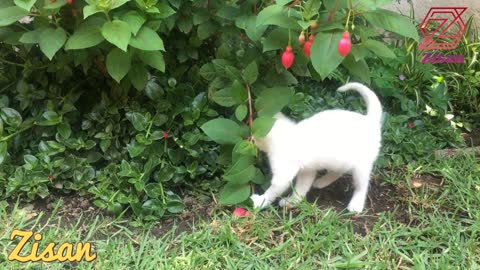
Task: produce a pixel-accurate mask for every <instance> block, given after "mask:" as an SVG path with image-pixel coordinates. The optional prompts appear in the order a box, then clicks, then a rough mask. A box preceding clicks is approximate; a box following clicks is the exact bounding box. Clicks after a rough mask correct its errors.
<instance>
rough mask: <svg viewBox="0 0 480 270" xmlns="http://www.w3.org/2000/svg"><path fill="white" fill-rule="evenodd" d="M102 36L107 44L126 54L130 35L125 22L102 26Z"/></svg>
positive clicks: (109, 23) (113, 22) (114, 22)
mask: <svg viewBox="0 0 480 270" xmlns="http://www.w3.org/2000/svg"><path fill="white" fill-rule="evenodd" d="M102 35H103V37H104V38H105V39H106V40H107V41H108V42H110V43H112V44H113V45H115V46H117V47H118V48H120V49H121V50H123V51H124V52H126V51H127V47H128V43H129V42H130V37H131V35H132V33H131V32H130V26H129V25H128V24H127V23H126V22H124V21H120V20H114V21H112V22H106V23H105V24H104V25H103V27H102Z"/></svg>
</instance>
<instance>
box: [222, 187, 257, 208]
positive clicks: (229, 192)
mask: <svg viewBox="0 0 480 270" xmlns="http://www.w3.org/2000/svg"><path fill="white" fill-rule="evenodd" d="M249 196H250V185H248V184H243V185H235V184H233V183H227V184H226V185H225V187H223V190H222V191H221V192H220V204H223V205H232V204H237V203H241V202H243V201H245V200H247V199H248V197H249Z"/></svg>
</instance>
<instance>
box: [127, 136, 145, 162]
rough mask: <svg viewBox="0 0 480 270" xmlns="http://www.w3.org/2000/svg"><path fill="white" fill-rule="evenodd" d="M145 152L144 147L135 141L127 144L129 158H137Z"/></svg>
mask: <svg viewBox="0 0 480 270" xmlns="http://www.w3.org/2000/svg"><path fill="white" fill-rule="evenodd" d="M144 150H145V145H143V144H140V143H138V142H137V141H135V140H133V142H132V143H129V144H127V151H128V154H130V157H131V158H135V157H138V156H139V155H141V154H142V153H143V151H144Z"/></svg>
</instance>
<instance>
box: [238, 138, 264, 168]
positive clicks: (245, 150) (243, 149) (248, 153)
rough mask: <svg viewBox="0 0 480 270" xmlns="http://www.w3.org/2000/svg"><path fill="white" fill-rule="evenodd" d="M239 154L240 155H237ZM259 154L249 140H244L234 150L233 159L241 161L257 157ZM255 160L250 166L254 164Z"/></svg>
mask: <svg viewBox="0 0 480 270" xmlns="http://www.w3.org/2000/svg"><path fill="white" fill-rule="evenodd" d="M237 154H239V155H237ZM257 154H258V151H257V147H256V146H255V144H253V143H252V142H251V141H249V140H243V141H241V142H239V143H237V144H236V145H235V147H234V148H233V153H232V157H233V158H232V159H233V160H240V159H242V158H245V157H247V158H251V157H256V156H257ZM253 161H254V160H253V159H252V161H251V162H250V163H249V164H253Z"/></svg>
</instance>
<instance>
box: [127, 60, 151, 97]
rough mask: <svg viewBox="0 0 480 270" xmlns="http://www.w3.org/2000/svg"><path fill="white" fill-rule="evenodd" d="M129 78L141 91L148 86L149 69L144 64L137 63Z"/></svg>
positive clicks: (129, 73)
mask: <svg viewBox="0 0 480 270" xmlns="http://www.w3.org/2000/svg"><path fill="white" fill-rule="evenodd" d="M128 78H129V79H130V81H131V82H132V84H133V87H135V89H137V90H139V91H141V90H143V89H145V87H146V86H147V82H148V70H147V69H146V68H145V67H144V66H143V65H139V64H135V65H133V66H132V68H131V69H130V72H128Z"/></svg>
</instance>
